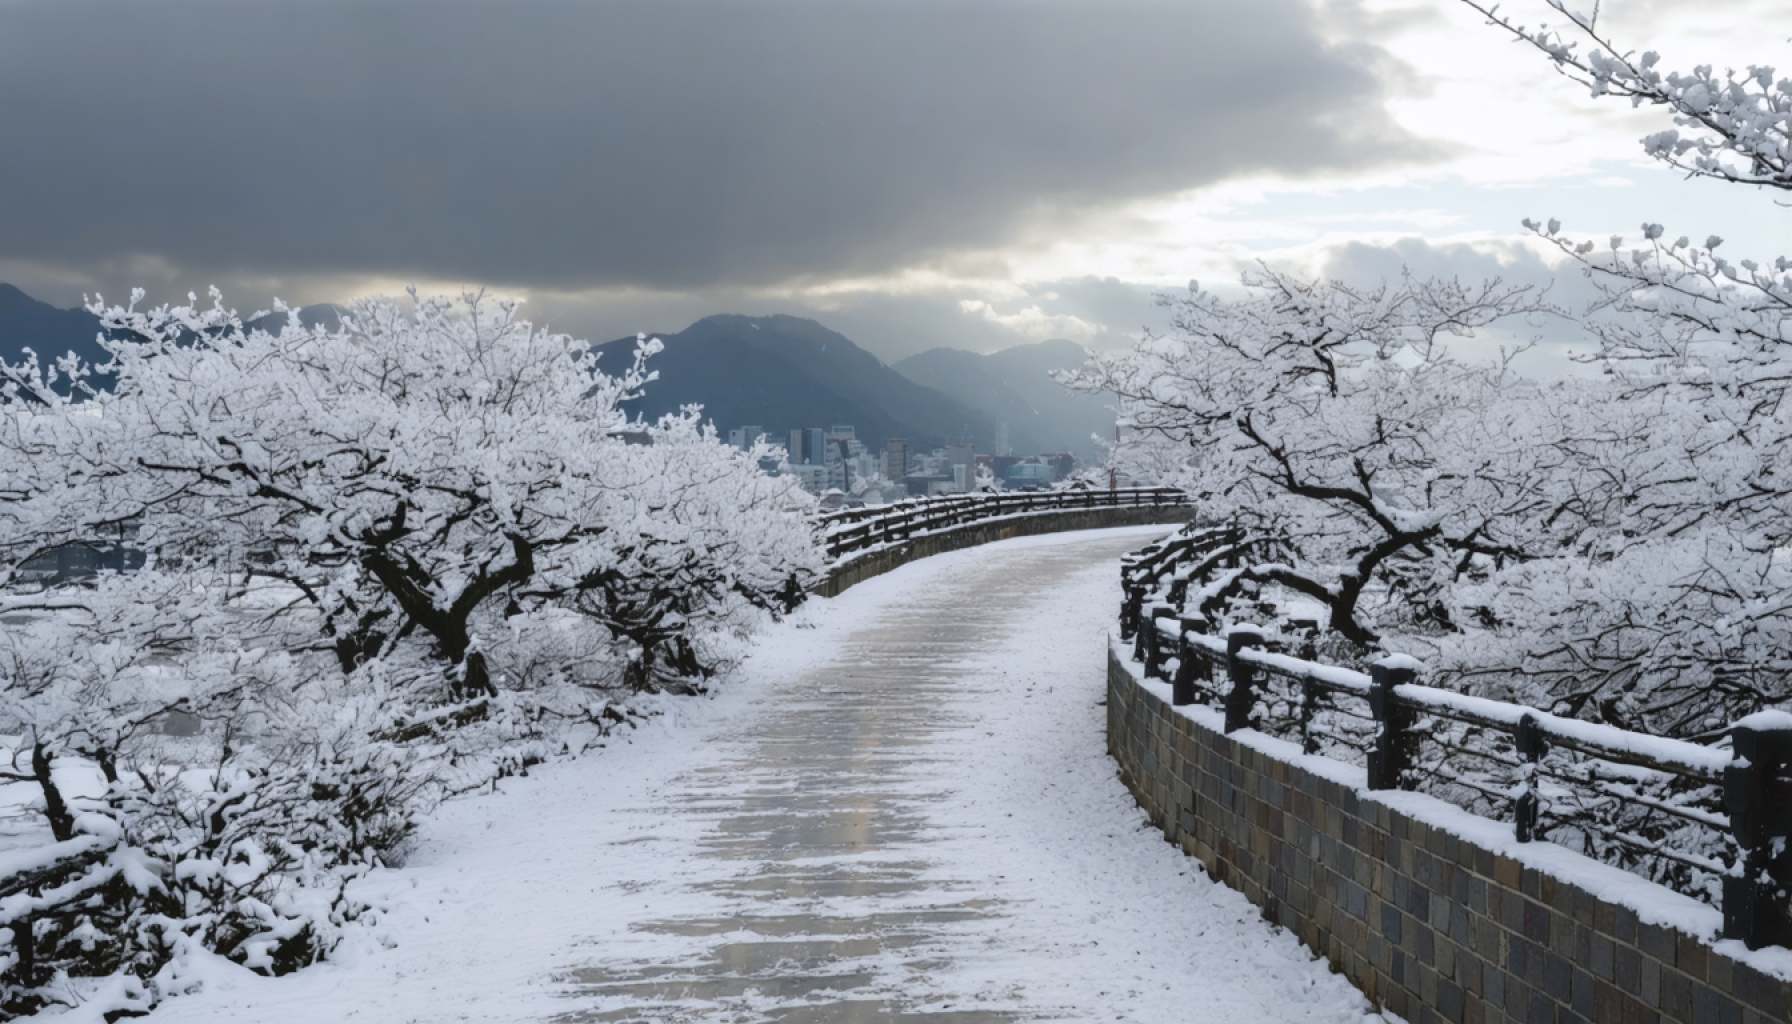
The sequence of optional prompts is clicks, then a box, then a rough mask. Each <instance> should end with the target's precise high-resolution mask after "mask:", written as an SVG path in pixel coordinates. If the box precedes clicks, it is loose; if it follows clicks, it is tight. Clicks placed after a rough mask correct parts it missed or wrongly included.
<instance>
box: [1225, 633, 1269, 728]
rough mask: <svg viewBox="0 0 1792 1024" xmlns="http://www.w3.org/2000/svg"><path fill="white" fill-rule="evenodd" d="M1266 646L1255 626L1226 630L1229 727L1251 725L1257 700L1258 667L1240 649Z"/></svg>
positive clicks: (1247, 726)
mask: <svg viewBox="0 0 1792 1024" xmlns="http://www.w3.org/2000/svg"><path fill="white" fill-rule="evenodd" d="M1262 646H1263V634H1262V633H1261V632H1259V631H1258V629H1257V627H1255V626H1243V625H1240V626H1233V627H1232V628H1231V630H1229V631H1228V632H1227V633H1226V678H1227V679H1228V680H1230V682H1231V684H1232V685H1231V686H1230V687H1229V688H1228V689H1227V690H1226V731H1227V732H1236V731H1237V730H1239V729H1245V728H1249V727H1250V724H1251V710H1252V709H1253V708H1254V707H1255V706H1256V704H1257V669H1256V667H1255V666H1253V665H1251V664H1250V663H1249V662H1247V661H1245V660H1244V659H1243V658H1241V657H1239V652H1241V651H1245V650H1249V649H1253V648H1258V647H1262Z"/></svg>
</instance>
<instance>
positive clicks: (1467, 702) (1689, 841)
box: [1120, 527, 1792, 949]
mask: <svg viewBox="0 0 1792 1024" xmlns="http://www.w3.org/2000/svg"><path fill="white" fill-rule="evenodd" d="M1239 550H1240V547H1239V541H1238V538H1237V536H1236V535H1235V534H1234V533H1232V532H1231V531H1228V530H1226V529H1224V528H1217V529H1216V528H1210V527H1208V528H1203V527H1190V528H1188V529H1187V530H1184V531H1182V532H1181V533H1180V534H1178V535H1177V536H1176V537H1173V538H1170V539H1169V540H1166V541H1163V542H1160V543H1158V544H1155V545H1152V546H1151V547H1149V548H1146V549H1143V550H1141V551H1139V552H1136V553H1135V554H1134V555H1133V556H1131V557H1129V558H1128V559H1127V560H1126V561H1125V562H1124V563H1123V565H1122V569H1121V580H1122V586H1123V588H1124V593H1125V597H1124V599H1123V603H1122V605H1121V609H1120V627H1121V628H1120V635H1121V638H1122V639H1123V640H1129V641H1131V642H1132V645H1133V648H1132V649H1133V657H1134V659H1135V660H1137V661H1139V662H1140V663H1142V664H1143V665H1144V669H1145V674H1146V676H1147V677H1150V678H1154V679H1158V680H1161V681H1163V682H1167V683H1168V684H1169V685H1170V691H1171V703H1172V704H1173V705H1178V706H1183V705H1190V704H1204V705H1209V706H1212V707H1215V708H1217V709H1221V710H1222V711H1223V721H1224V725H1223V728H1224V730H1225V731H1226V732H1228V733H1230V732H1234V731H1236V730H1239V729H1246V728H1250V729H1257V730H1260V731H1262V732H1265V733H1267V734H1269V735H1274V736H1279V737H1281V738H1284V739H1288V740H1291V741H1294V742H1298V743H1299V744H1300V748H1301V750H1302V751H1303V752H1305V753H1308V754H1315V753H1323V754H1324V755H1325V756H1328V757H1335V758H1339V759H1341V760H1345V761H1349V762H1353V763H1360V764H1362V765H1363V766H1364V767H1365V769H1366V775H1367V782H1368V787H1369V788H1370V789H1373V790H1389V789H1422V790H1425V791H1427V792H1430V793H1433V794H1434V795H1438V796H1442V797H1444V798H1446V799H1449V800H1451V802H1453V803H1457V804H1459V805H1463V806H1466V807H1468V808H1469V809H1470V810H1473V811H1476V812H1477V813H1480V814H1483V815H1486V816H1494V815H1499V816H1504V817H1509V818H1510V820H1511V821H1512V824H1513V831H1514V837H1515V838H1516V839H1517V841H1519V842H1532V841H1534V840H1538V839H1545V838H1548V839H1552V840H1554V841H1557V842H1563V843H1564V844H1565V845H1570V846H1574V847H1576V848H1579V849H1580V850H1581V851H1582V852H1585V853H1588V854H1589V855H1592V856H1596V857H1599V858H1600V859H1603V860H1607V861H1608V862H1612V863H1615V864H1617V865H1619V866H1622V867H1626V868H1628V869H1630V870H1633V871H1639V873H1642V874H1645V875H1647V876H1648V877H1651V878H1653V879H1655V880H1656V881H1661V882H1664V883H1666V884H1669V885H1671V886H1673V887H1674V888H1676V889H1679V890H1680V891H1682V892H1685V893H1687V894H1688V895H1693V896H1696V897H1698V898H1701V899H1704V900H1706V901H1707V902H1711V903H1714V904H1716V905H1717V906H1718V907H1719V909H1721V911H1722V914H1723V934H1724V936H1725V937H1727V938H1735V939H1741V940H1742V941H1743V942H1744V943H1745V944H1746V945H1748V947H1749V948H1751V949H1754V948H1759V947H1762V946H1767V945H1780V946H1792V909H1789V898H1788V892H1789V891H1792V849H1789V848H1788V847H1789V846H1792V843H1789V842H1788V836H1792V716H1788V715H1785V714H1783V713H1778V712H1765V713H1762V714H1759V715H1754V716H1750V717H1749V718H1746V719H1743V720H1742V721H1740V722H1737V723H1734V724H1733V725H1732V726H1731V727H1730V728H1729V729H1728V730H1727V735H1726V740H1725V742H1727V747H1726V746H1724V745H1716V746H1706V745H1704V744H1700V743H1694V742H1690V741H1686V740H1676V739H1668V738H1663V737H1658V736H1651V735H1648V734H1645V733H1639V732H1631V731H1627V730H1624V729H1619V728H1616V727H1613V726H1609V725H1603V724H1599V723H1594V722H1587V721H1582V720H1579V719H1573V718H1567V717H1563V716H1560V715H1555V714H1552V713H1549V712H1547V711H1541V710H1538V709H1535V708H1530V707H1525V706H1523V705H1519V704H1513V703H1506V702H1502V701H1496V700H1489V699H1485V698H1479V697H1473V696H1469V695H1466V694H1462V693H1457V692H1455V691H1453V690H1446V689H1442V688H1439V687H1434V686H1425V685H1421V684H1420V683H1419V682H1418V681H1417V679H1418V673H1419V666H1418V664H1417V663H1416V662H1414V661H1412V660H1411V659H1409V658H1405V657H1402V656H1398V655H1396V656H1392V657H1386V658H1382V659H1380V660H1379V661H1377V662H1376V663H1374V664H1372V665H1370V666H1368V671H1367V672H1363V671H1358V670H1354V669H1349V668H1343V667H1339V666H1335V665H1326V664H1321V663H1319V662H1317V661H1316V660H1314V658H1313V647H1314V637H1315V634H1316V632H1317V630H1316V629H1313V630H1309V631H1304V632H1303V633H1301V634H1300V635H1296V636H1286V635H1282V636H1275V635H1271V634H1269V633H1268V632H1266V631H1264V630H1261V629H1259V628H1257V627H1255V626H1250V625H1241V624H1233V625H1230V626H1227V627H1224V628H1216V625H1215V624H1214V623H1213V622H1210V621H1209V620H1208V619H1207V618H1206V617H1205V616H1203V615H1201V614H1199V613H1196V614H1189V613H1188V612H1187V609H1188V607H1189V606H1190V605H1194V606H1197V607H1198V606H1199V604H1200V602H1199V601H1191V600H1190V594H1189V588H1190V586H1191V583H1192V582H1195V581H1198V580H1200V579H1201V578H1203V576H1204V574H1205V572H1206V571H1208V570H1210V569H1212V568H1214V567H1221V566H1223V565H1224V564H1225V562H1226V560H1228V559H1235V558H1236V557H1237V553H1238V552H1239ZM1203 567H1205V568H1203ZM1465 764H1474V765H1477V766H1478V768H1476V769H1475V770H1451V768H1450V767H1449V766H1456V767H1457V768H1458V769H1459V768H1460V766H1462V765H1465ZM1588 808H1598V809H1600V813H1593V812H1591V811H1589V810H1588Z"/></svg>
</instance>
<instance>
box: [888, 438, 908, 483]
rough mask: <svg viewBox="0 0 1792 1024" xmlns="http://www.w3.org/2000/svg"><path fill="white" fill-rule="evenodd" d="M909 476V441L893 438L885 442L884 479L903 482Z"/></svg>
mask: <svg viewBox="0 0 1792 1024" xmlns="http://www.w3.org/2000/svg"><path fill="white" fill-rule="evenodd" d="M907 475H908V440H907V439H906V438H901V437H892V438H890V439H889V440H887V441H885V442H884V477H885V478H886V479H890V480H901V479H902V478H903V477H905V476H907Z"/></svg>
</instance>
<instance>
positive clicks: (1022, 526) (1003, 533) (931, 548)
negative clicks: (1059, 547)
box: [811, 505, 1194, 597]
mask: <svg viewBox="0 0 1792 1024" xmlns="http://www.w3.org/2000/svg"><path fill="white" fill-rule="evenodd" d="M1193 515H1194V509H1192V508H1190V507H1188V506H1186V505H1183V506H1177V505H1158V506H1151V505H1141V506H1137V507H1128V508H1079V509H1064V510H1053V511H1050V512H1029V513H1024V514H1021V515H1013V516H1007V517H1004V518H1002V519H991V520H988V521H986V522H981V523H966V524H965V525H963V526H957V527H953V528H952V529H949V530H941V531H939V532H938V533H931V534H928V535H927V536H925V537H916V538H914V539H913V540H910V541H907V542H905V543H902V544H897V545H895V546H893V547H888V548H883V549H881V550H878V551H873V552H870V553H868V554H864V555H861V556H859V557H858V558H855V559H853V560H852V561H850V562H846V563H844V564H842V565H839V566H836V567H835V568H834V570H833V572H831V573H829V574H828V575H827V576H826V577H825V578H824V579H822V581H821V582H819V583H817V584H816V585H815V586H814V587H813V588H811V592H813V593H815V594H819V595H821V596H822V597H836V596H838V595H839V594H840V593H842V592H843V591H845V590H847V589H848V588H849V587H852V586H853V585H855V584H858V583H863V582H865V581H866V580H868V579H870V578H872V577H873V576H882V575H883V574H884V573H886V572H889V571H890V570H891V569H894V568H896V567H897V566H901V565H907V564H908V563H909V562H913V561H915V560H916V559H919V558H927V557H929V556H931V555H940V554H945V553H946V552H948V551H957V550H958V549H960V548H969V547H975V546H977V545H978V544H988V543H990V542H992V541H998V540H1009V539H1011V538H1014V537H1031V536H1033V535H1035V534H1041V533H1063V532H1066V531H1070V530H1100V529H1105V528H1109V527H1117V526H1146V525H1149V524H1151V523H1165V524H1170V525H1174V524H1177V523H1186V522H1188V521H1189V519H1191V518H1192V517H1193Z"/></svg>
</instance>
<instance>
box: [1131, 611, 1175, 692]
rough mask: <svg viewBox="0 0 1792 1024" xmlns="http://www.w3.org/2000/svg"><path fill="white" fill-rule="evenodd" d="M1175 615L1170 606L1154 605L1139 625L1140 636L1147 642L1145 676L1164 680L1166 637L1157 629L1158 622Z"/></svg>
mask: <svg viewBox="0 0 1792 1024" xmlns="http://www.w3.org/2000/svg"><path fill="white" fill-rule="evenodd" d="M1173 613H1174V610H1173V609H1171V608H1170V607H1169V606H1168V605H1163V604H1154V605H1152V606H1151V607H1150V608H1149V609H1148V610H1147V611H1146V613H1145V621H1144V622H1143V623H1141V624H1140V625H1139V630H1140V635H1141V636H1142V637H1143V639H1144V641H1145V659H1144V660H1145V675H1146V676H1148V677H1150V676H1155V677H1156V678H1159V679H1162V678H1163V676H1162V675H1161V674H1160V672H1161V671H1162V669H1163V664H1164V635H1163V633H1162V632H1161V631H1159V630H1158V628H1157V620H1158V619H1160V618H1168V617H1169V616H1170V615H1172V614H1173Z"/></svg>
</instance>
